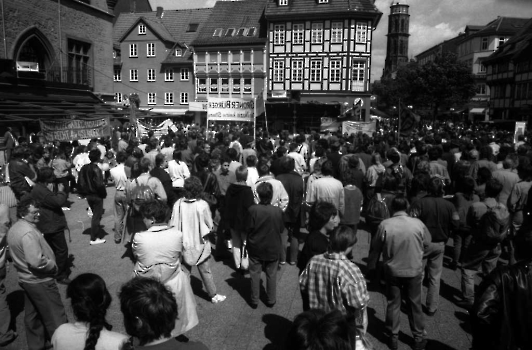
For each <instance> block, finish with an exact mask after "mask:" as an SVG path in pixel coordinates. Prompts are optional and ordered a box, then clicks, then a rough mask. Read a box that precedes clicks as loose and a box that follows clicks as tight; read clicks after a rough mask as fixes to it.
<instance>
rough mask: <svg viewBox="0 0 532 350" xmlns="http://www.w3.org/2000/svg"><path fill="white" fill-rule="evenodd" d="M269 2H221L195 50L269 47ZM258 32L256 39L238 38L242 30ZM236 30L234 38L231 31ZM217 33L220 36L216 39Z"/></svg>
mask: <svg viewBox="0 0 532 350" xmlns="http://www.w3.org/2000/svg"><path fill="white" fill-rule="evenodd" d="M266 1H267V0H246V1H234V2H233V1H218V2H217V3H216V5H214V7H213V9H212V13H211V15H210V16H209V19H208V20H207V23H205V25H204V26H203V28H202V29H201V31H200V33H199V34H198V37H197V38H196V40H194V42H193V43H192V46H194V47H197V46H211V45H240V44H265V43H266V39H267V37H266V22H265V21H264V8H265V6H266ZM252 27H254V28H256V29H255V31H254V33H253V35H251V36H248V35H237V34H238V30H239V29H240V28H246V30H245V31H244V32H245V33H247V32H248V31H249V28H252ZM230 28H233V29H234V32H233V35H228V34H227V33H228V31H227V30H228V29H230ZM215 31H217V33H218V32H219V33H220V35H219V36H213V34H214V33H215Z"/></svg>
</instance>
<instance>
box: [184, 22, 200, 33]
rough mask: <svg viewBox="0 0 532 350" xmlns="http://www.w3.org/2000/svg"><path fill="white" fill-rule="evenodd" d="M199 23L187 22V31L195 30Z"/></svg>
mask: <svg viewBox="0 0 532 350" xmlns="http://www.w3.org/2000/svg"><path fill="white" fill-rule="evenodd" d="M198 27H199V23H189V24H188V28H187V33H191V32H197V31H198Z"/></svg>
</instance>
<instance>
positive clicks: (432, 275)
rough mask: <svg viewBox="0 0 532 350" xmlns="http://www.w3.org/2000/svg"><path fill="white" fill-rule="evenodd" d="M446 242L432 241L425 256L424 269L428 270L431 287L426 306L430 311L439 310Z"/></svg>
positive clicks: (428, 291)
mask: <svg viewBox="0 0 532 350" xmlns="http://www.w3.org/2000/svg"><path fill="white" fill-rule="evenodd" d="M444 251H445V242H437V243H430V244H429V246H428V247H427V248H426V249H425V254H424V256H423V262H424V264H423V265H424V266H423V271H425V266H426V269H427V270H428V271H427V273H428V279H429V288H428V290H427V300H426V306H427V309H428V310H429V312H435V311H436V310H438V304H439V301H440V278H441V272H442V270H443V253H444Z"/></svg>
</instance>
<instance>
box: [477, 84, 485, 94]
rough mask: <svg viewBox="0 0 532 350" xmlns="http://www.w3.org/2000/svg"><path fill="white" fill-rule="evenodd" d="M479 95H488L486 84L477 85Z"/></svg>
mask: <svg viewBox="0 0 532 350" xmlns="http://www.w3.org/2000/svg"><path fill="white" fill-rule="evenodd" d="M477 95H487V89H486V84H478V85H477Z"/></svg>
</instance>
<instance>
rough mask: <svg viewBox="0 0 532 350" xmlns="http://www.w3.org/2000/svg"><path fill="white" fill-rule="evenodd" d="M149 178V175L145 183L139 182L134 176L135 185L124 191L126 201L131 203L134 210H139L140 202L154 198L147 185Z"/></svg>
mask: <svg viewBox="0 0 532 350" xmlns="http://www.w3.org/2000/svg"><path fill="white" fill-rule="evenodd" d="M150 179H151V176H150V177H149V178H148V181H147V182H146V183H145V184H139V181H138V178H136V179H135V185H136V186H135V187H133V188H130V189H128V191H127V193H126V198H127V200H128V202H129V203H131V204H132V205H133V208H135V210H136V211H138V210H139V208H140V206H141V205H142V204H144V203H147V202H151V201H153V200H155V193H153V190H152V189H151V187H150V186H148V182H149V181H150Z"/></svg>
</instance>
